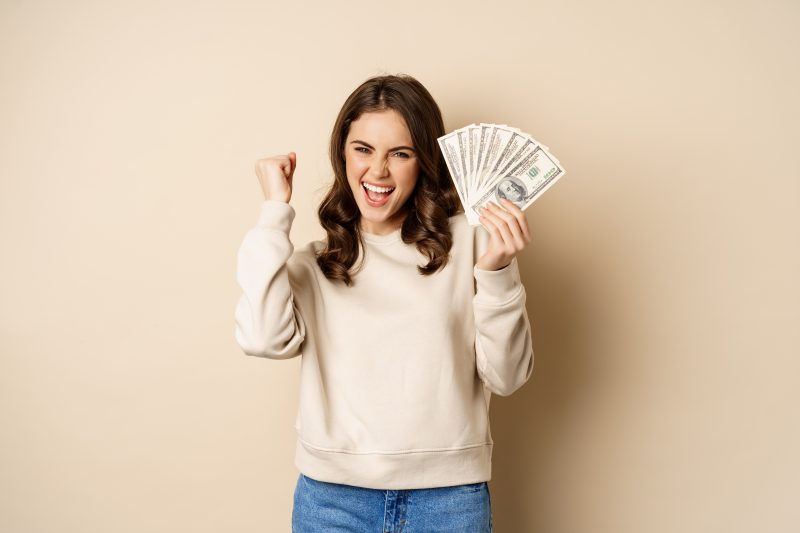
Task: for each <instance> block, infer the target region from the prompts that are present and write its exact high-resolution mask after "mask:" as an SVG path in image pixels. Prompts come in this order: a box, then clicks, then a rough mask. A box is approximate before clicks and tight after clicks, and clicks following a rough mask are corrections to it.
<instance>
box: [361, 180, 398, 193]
mask: <svg viewBox="0 0 800 533" xmlns="http://www.w3.org/2000/svg"><path fill="white" fill-rule="evenodd" d="M362 185H364V187H366V188H367V189H369V190H371V191H373V192H390V191H393V190H394V187H376V186H375V185H370V184H369V183H366V182H365V183H362Z"/></svg>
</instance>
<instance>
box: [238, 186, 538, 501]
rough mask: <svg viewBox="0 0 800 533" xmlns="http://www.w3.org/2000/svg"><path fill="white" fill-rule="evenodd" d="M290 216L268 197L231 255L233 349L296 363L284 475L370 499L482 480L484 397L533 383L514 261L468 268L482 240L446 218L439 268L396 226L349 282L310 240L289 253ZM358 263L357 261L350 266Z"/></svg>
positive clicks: (486, 452)
mask: <svg viewBox="0 0 800 533" xmlns="http://www.w3.org/2000/svg"><path fill="white" fill-rule="evenodd" d="M295 214H296V213H295V210H294V208H293V207H292V206H291V205H290V204H288V203H285V202H281V201H278V200H265V201H264V202H263V203H262V205H261V211H260V214H259V216H258V221H257V222H256V224H255V227H253V228H251V229H250V230H249V231H248V232H247V233H246V235H245V237H244V240H243V242H242V244H241V246H240V248H239V251H238V256H237V270H236V275H237V281H238V283H239V285H240V287H241V289H242V294H241V297H240V298H239V301H238V303H237V305H236V310H235V322H236V329H235V337H236V341H237V343H238V344H239V346H240V347H241V349H242V350H243V351H244V353H245V354H247V355H252V356H257V357H264V358H268V359H290V358H293V357H297V356H301V355H302V357H301V359H300V363H301V364H300V390H299V404H298V409H297V416H296V422H295V429H296V431H297V443H296V448H295V461H294V462H295V466H296V467H297V468H298V469H299V471H300V472H302V473H304V474H306V475H307V476H310V477H312V478H314V479H317V480H321V481H328V482H333V483H344V484H348V485H355V486H359V487H366V488H375V489H393V490H400V489H415V488H434V487H443V486H450V485H460V484H464V483H476V482H479V481H488V480H489V479H491V466H492V446H493V440H492V436H491V431H490V427H489V400H490V398H491V393H495V394H499V395H501V396H508V395H510V394H511V393H513V392H514V391H516V390H517V389H519V388H520V387H521V386H522V385H523V384H524V383H525V382H526V381H527V380H528V379H529V378H530V376H531V374H532V372H533V344H532V340H531V327H530V323H529V320H528V315H527V312H526V310H525V297H526V296H525V287H524V286H523V285H522V283H521V281H520V275H519V269H518V265H517V259H516V258H514V259H513V260H512V262H511V264H509V265H507V266H506V267H505V268H502V269H500V270H495V271H488V270H482V269H479V268H478V267H477V265H476V262H477V260H478V258H479V257H480V256H481V255H483V253H484V252H485V251H486V249H487V246H488V243H489V233H488V231H486V229H485V228H484V227H483V226H471V225H469V224H468V223H467V219H466V217H465V216H463V215H462V214H459V215H454V216H452V217H450V219H449V223H450V228H451V231H452V233H453V243H454V244H453V248H452V249H451V251H450V261H449V262H448V264H447V265H446V267H445V268H444V269H443V270H440V271H438V272H436V273H435V274H433V275H430V276H423V275H421V274H419V273H418V272H417V269H416V265H418V264H419V265H425V264H426V263H427V258H426V257H425V256H424V255H422V254H420V253H419V252H418V251H417V249H416V246H414V245H410V244H405V243H404V242H403V241H402V239H401V238H400V229H397V230H395V231H394V232H393V233H391V234H388V235H376V234H365V235H364V240H365V247H364V249H362V250H360V252H359V253H360V254H361V255H360V256H359V258H361V257H364V258H365V260H366V261H365V265H364V268H363V269H362V270H361V271H360V272H359V273H357V274H356V275H355V276H354V278H353V279H354V284H353V285H352V286H350V287H347V286H346V285H345V284H344V283H342V282H338V281H337V282H332V281H329V280H328V279H327V278H326V277H325V276H324V275H323V274H322V271H321V270H320V269H319V267H318V265H317V263H316V260H315V255H314V252H315V251H316V250H320V249H322V248H323V247H324V242H323V241H322V240H317V241H312V242H309V243H308V244H306V245H305V246H303V247H302V248H300V249H298V250H296V251H295V249H294V246H293V244H292V242H291V240H290V238H289V231H290V229H291V225H292V221H293V220H294V217H295ZM357 264H358V263H357Z"/></svg>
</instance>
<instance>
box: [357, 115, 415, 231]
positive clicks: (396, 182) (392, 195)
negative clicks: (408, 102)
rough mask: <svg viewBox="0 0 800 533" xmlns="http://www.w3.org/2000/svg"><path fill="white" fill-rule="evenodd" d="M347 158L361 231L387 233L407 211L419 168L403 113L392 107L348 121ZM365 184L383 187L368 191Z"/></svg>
mask: <svg viewBox="0 0 800 533" xmlns="http://www.w3.org/2000/svg"><path fill="white" fill-rule="evenodd" d="M344 158H345V167H346V170H347V181H348V183H349V184H350V189H351V190H352V191H353V196H354V197H355V199H356V204H358V208H359V210H360V211H361V229H362V231H365V232H367V233H373V234H377V235H385V234H387V233H391V232H392V231H394V230H396V229H398V228H399V227H400V226H401V225H402V223H403V219H404V218H405V215H406V213H405V211H404V210H402V208H403V205H404V204H405V202H406V200H407V199H408V197H409V196H411V193H412V192H413V191H414V186H415V185H416V183H417V175H418V174H419V160H418V159H417V155H416V153H415V151H414V146H413V145H412V143H411V133H410V132H409V131H408V128H407V127H406V123H405V120H403V117H402V116H401V115H400V114H399V113H398V112H397V111H395V110H393V109H388V110H385V111H379V112H373V113H362V115H361V116H360V117H358V119H357V120H355V121H353V122H352V123H351V124H350V131H349V132H348V134H347V139H346V140H345V146H344ZM367 186H370V187H372V188H375V187H377V188H378V189H379V191H375V192H372V191H368V190H367V188H366V187H367ZM387 188H388V189H389V190H388V191H387V190H386V189H387ZM382 191H386V192H382Z"/></svg>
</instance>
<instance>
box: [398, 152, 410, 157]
mask: <svg viewBox="0 0 800 533" xmlns="http://www.w3.org/2000/svg"><path fill="white" fill-rule="evenodd" d="M395 155H399V156H400V157H406V158H407V157H408V154H407V153H405V152H395Z"/></svg>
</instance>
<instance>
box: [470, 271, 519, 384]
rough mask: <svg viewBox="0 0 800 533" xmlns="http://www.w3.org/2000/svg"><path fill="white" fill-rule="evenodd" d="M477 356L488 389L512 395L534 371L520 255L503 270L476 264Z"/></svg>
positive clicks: (474, 299)
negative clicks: (482, 267)
mask: <svg viewBox="0 0 800 533" xmlns="http://www.w3.org/2000/svg"><path fill="white" fill-rule="evenodd" d="M473 274H474V277H475V286H476V291H475V296H474V297H473V300H472V304H473V309H474V313H475V352H476V354H475V356H476V365H477V368H478V374H479V375H480V377H481V379H482V380H483V382H484V383H485V385H486V388H487V389H489V390H490V391H492V392H493V393H495V394H498V395H500V396H509V395H511V394H512V393H513V392H514V391H516V390H517V389H519V388H520V387H522V385H524V384H525V382H526V381H528V379H529V378H530V377H531V374H532V373H533V342H532V339H531V325H530V322H529V320H528V313H527V311H526V309H525V299H526V294H525V286H524V285H523V284H522V282H521V280H520V275H519V266H518V264H517V258H516V257H514V258H513V259H512V260H511V263H510V264H508V265H506V267H505V268H501V269H500V270H482V269H480V268H478V265H477V264H476V265H475V266H474V267H473Z"/></svg>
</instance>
